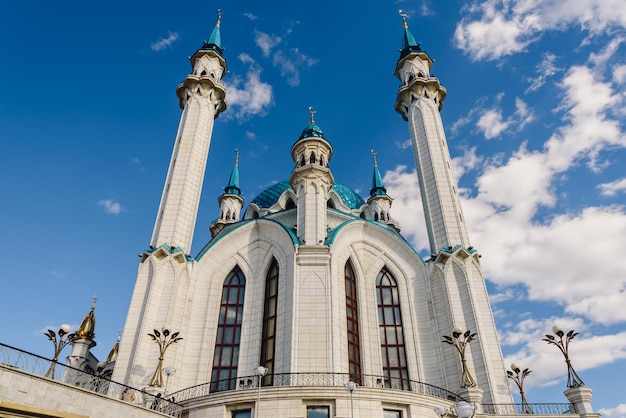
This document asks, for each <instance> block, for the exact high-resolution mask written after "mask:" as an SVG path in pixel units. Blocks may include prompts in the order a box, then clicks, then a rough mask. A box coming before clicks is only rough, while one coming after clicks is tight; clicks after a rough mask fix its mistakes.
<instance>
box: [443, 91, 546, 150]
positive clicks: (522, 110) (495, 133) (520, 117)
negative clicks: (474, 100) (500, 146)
mask: <svg viewBox="0 0 626 418" xmlns="http://www.w3.org/2000/svg"><path fill="white" fill-rule="evenodd" d="M503 97H504V95H503V94H502V93H500V94H498V95H497V97H496V105H495V106H494V107H492V108H490V109H481V108H480V107H474V109H472V110H471V111H470V112H469V113H468V115H467V116H465V117H463V118H461V119H459V120H458V121H457V122H456V123H455V124H454V126H453V130H455V131H456V130H458V129H460V127H462V126H463V124H467V123H469V121H470V120H471V118H472V117H474V115H475V114H479V115H480V116H479V118H478V121H477V122H476V127H477V128H478V130H479V131H480V132H482V134H483V135H484V136H485V138H486V139H493V138H497V137H499V136H500V135H501V134H502V133H504V132H505V131H507V130H508V129H509V128H511V127H513V128H514V129H513V130H514V131H516V132H517V131H520V130H521V129H523V128H524V127H525V126H526V125H527V124H528V123H530V122H532V121H533V120H534V119H535V116H534V114H533V112H532V111H531V110H530V109H529V108H528V105H527V104H526V103H525V102H524V101H523V100H522V99H520V98H519V97H516V98H515V112H514V113H513V114H512V115H510V116H508V117H506V118H505V117H504V115H503V114H502V110H501V109H499V108H498V106H500V102H501V100H502V98H503Z"/></svg>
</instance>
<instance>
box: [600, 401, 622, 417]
mask: <svg viewBox="0 0 626 418" xmlns="http://www.w3.org/2000/svg"><path fill="white" fill-rule="evenodd" d="M598 413H599V414H600V415H602V416H603V417H609V418H611V417H616V418H624V417H626V403H621V404H619V405H617V406H616V407H615V408H600V409H598Z"/></svg>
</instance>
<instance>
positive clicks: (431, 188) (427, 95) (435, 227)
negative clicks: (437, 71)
mask: <svg viewBox="0 0 626 418" xmlns="http://www.w3.org/2000/svg"><path fill="white" fill-rule="evenodd" d="M401 16H402V22H403V27H404V36H403V39H402V50H401V51H400V58H399V59H398V63H397V65H396V76H397V77H398V78H399V79H400V81H401V83H402V84H401V86H400V89H399V90H398V98H397V100H396V105H395V108H396V111H397V112H398V113H400V114H401V115H402V117H403V118H404V120H406V121H408V122H409V129H410V132H411V140H412V143H413V156H414V158H415V165H416V168H417V176H418V178H419V183H420V190H421V194H422V204H423V205H424V214H425V216H426V226H427V228H428V238H429V240H430V249H431V252H432V254H437V252H438V251H439V250H440V249H441V248H446V247H448V246H455V245H457V244H458V245H462V246H463V247H468V246H469V245H470V242H469V238H468V235H467V229H466V227H465V220H464V217H463V211H462V209H461V203H460V201H459V195H458V192H457V186H456V179H455V177H454V174H453V172H452V162H451V160H450V153H449V151H448V143H447V140H446V135H445V132H444V130H443V123H442V121H441V116H440V115H439V111H440V110H441V107H442V104H443V100H444V99H445V97H446V94H447V92H446V89H445V88H444V87H443V86H442V85H441V84H439V80H438V79H437V78H436V77H432V76H431V75H430V68H431V67H432V65H433V60H432V59H431V58H430V57H429V56H428V54H427V53H426V52H425V51H423V50H422V48H421V47H420V44H418V43H417V42H415V38H414V37H413V35H412V34H411V32H410V31H409V27H408V25H407V22H406V15H405V14H404V13H401Z"/></svg>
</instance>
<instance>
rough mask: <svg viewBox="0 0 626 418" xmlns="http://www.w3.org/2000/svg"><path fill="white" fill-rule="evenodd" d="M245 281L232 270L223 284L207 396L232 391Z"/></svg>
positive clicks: (240, 273)
mask: <svg viewBox="0 0 626 418" xmlns="http://www.w3.org/2000/svg"><path fill="white" fill-rule="evenodd" d="M245 287H246V278H245V277H244V275H243V273H242V272H241V270H240V269H239V267H235V268H234V269H233V271H231V272H230V274H229V275H228V277H227V278H226V280H225V281H224V287H223V289H222V301H221V304H220V316H219V320H218V323H217V338H216V339H215V355H214V357H213V371H212V372H211V392H218V391H222V390H231V389H235V386H236V382H237V363H238V361H239V340H240V339H241V319H242V317H243V299H244V291H245Z"/></svg>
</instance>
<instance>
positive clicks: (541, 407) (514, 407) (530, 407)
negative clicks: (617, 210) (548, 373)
mask: <svg viewBox="0 0 626 418" xmlns="http://www.w3.org/2000/svg"><path fill="white" fill-rule="evenodd" d="M479 411H480V412H481V413H483V414H486V415H570V414H577V413H578V412H576V408H575V407H574V404H571V403H524V404H521V403H515V404H493V403H492V404H482V405H480V409H479Z"/></svg>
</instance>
